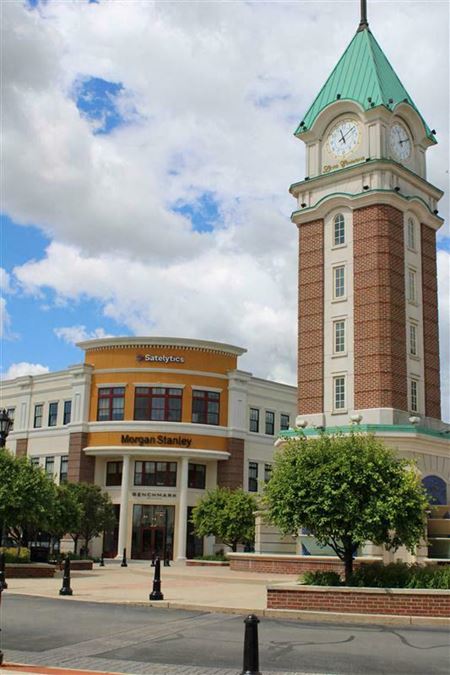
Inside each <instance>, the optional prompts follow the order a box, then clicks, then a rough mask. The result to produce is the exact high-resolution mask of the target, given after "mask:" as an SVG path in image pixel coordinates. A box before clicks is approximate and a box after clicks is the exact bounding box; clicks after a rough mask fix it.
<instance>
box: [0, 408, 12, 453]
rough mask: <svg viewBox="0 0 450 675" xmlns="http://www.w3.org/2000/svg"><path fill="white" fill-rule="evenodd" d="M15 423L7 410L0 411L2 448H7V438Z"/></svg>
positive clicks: (0, 440)
mask: <svg viewBox="0 0 450 675" xmlns="http://www.w3.org/2000/svg"><path fill="white" fill-rule="evenodd" d="M12 424H13V421H12V419H11V418H10V416H9V415H8V411H7V410H6V408H3V410H0V448H4V447H5V443H6V437H7V436H8V434H9V431H10V429H11V427H12Z"/></svg>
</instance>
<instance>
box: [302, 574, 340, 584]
mask: <svg viewBox="0 0 450 675" xmlns="http://www.w3.org/2000/svg"><path fill="white" fill-rule="evenodd" d="M303 583H304V584H307V585H308V586H341V585H342V581H341V576H340V574H338V573H337V572H305V574H304V575H303Z"/></svg>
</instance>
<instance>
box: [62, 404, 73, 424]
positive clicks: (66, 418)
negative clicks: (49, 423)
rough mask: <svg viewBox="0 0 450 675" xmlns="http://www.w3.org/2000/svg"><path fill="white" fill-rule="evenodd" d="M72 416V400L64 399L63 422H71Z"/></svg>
mask: <svg viewBox="0 0 450 675" xmlns="http://www.w3.org/2000/svg"><path fill="white" fill-rule="evenodd" d="M71 417H72V401H64V414H63V424H70V419H71Z"/></svg>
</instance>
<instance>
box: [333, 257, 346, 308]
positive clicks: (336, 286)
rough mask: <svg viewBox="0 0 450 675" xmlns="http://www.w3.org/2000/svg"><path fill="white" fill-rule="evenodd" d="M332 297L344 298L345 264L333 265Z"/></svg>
mask: <svg viewBox="0 0 450 675" xmlns="http://www.w3.org/2000/svg"><path fill="white" fill-rule="evenodd" d="M333 293H334V299H335V300H338V299H340V298H345V265H339V266H338V267H333Z"/></svg>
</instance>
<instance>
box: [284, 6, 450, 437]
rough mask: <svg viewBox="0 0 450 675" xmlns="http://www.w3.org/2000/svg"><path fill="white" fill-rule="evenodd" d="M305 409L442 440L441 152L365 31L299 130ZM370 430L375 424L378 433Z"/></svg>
mask: <svg viewBox="0 0 450 675" xmlns="http://www.w3.org/2000/svg"><path fill="white" fill-rule="evenodd" d="M295 135H296V136H297V137H298V138H299V139H301V140H302V141H303V142H304V143H305V145H306V178H305V179H304V180H302V181H301V182H298V183H294V184H293V185H292V186H291V188H290V192H291V194H292V195H293V196H294V197H295V199H296V200H297V208H296V210H295V211H294V213H293V214H292V220H293V222H294V223H295V224H296V225H297V227H298V231H299V344H298V355H299V358H298V412H299V419H301V421H302V424H308V425H309V426H310V427H319V428H323V427H327V428H329V427H341V426H343V425H346V424H348V423H349V421H353V422H355V421H357V422H361V421H362V422H363V423H364V425H372V426H373V429H375V428H378V429H379V428H381V427H382V426H384V427H386V425H388V426H389V427H393V426H396V425H410V424H411V422H410V420H411V418H416V419H415V421H416V424H417V423H418V422H419V418H420V425H421V426H422V427H427V428H432V429H433V428H434V429H436V430H437V429H441V428H442V426H443V425H442V422H440V385H439V345H438V314H437V282H436V249H435V236H436V231H437V230H438V229H439V227H440V226H441V225H442V223H443V221H442V219H441V218H440V217H439V215H438V207H437V204H438V201H439V199H440V198H441V197H442V194H443V193H442V192H441V190H439V189H438V188H436V187H435V186H434V185H432V184H431V183H429V182H428V181H427V175H426V152H427V150H428V148H430V147H431V146H433V145H434V144H435V143H436V139H435V131H434V130H431V129H430V128H429V127H428V125H427V123H426V121H425V120H424V118H423V117H422V115H421V113H420V111H419V109H418V108H417V106H416V105H415V103H414V101H413V99H412V98H411V96H410V95H409V94H408V92H407V91H406V89H405V88H404V86H403V84H402V83H401V81H400V79H399V78H398V76H397V74H396V73H395V71H394V70H393V68H392V66H391V65H390V63H389V61H388V59H387V58H386V56H385V54H384V53H383V51H382V49H381V47H380V46H379V44H378V42H377V40H376V39H375V37H374V36H373V34H372V32H371V31H370V29H369V24H368V21H367V13H366V2H365V0H363V1H362V2H361V22H360V24H359V26H358V30H357V32H356V34H355V36H354V37H353V39H352V40H351V42H350V44H349V45H348V47H347V49H346V50H345V52H344V54H343V55H342V57H341V58H340V60H339V62H338V63H337V65H336V67H335V68H334V70H333V72H332V73H331V75H330V76H329V78H328V79H327V81H326V82H325V84H324V85H323V87H322V89H321V90H320V92H319V94H318V95H317V97H316V98H315V100H314V102H313V103H312V105H311V107H310V108H309V110H308V111H307V113H306V114H305V116H304V117H303V119H302V121H301V122H300V124H299V126H298V129H297V130H296V132H295ZM374 425H375V426H374Z"/></svg>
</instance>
